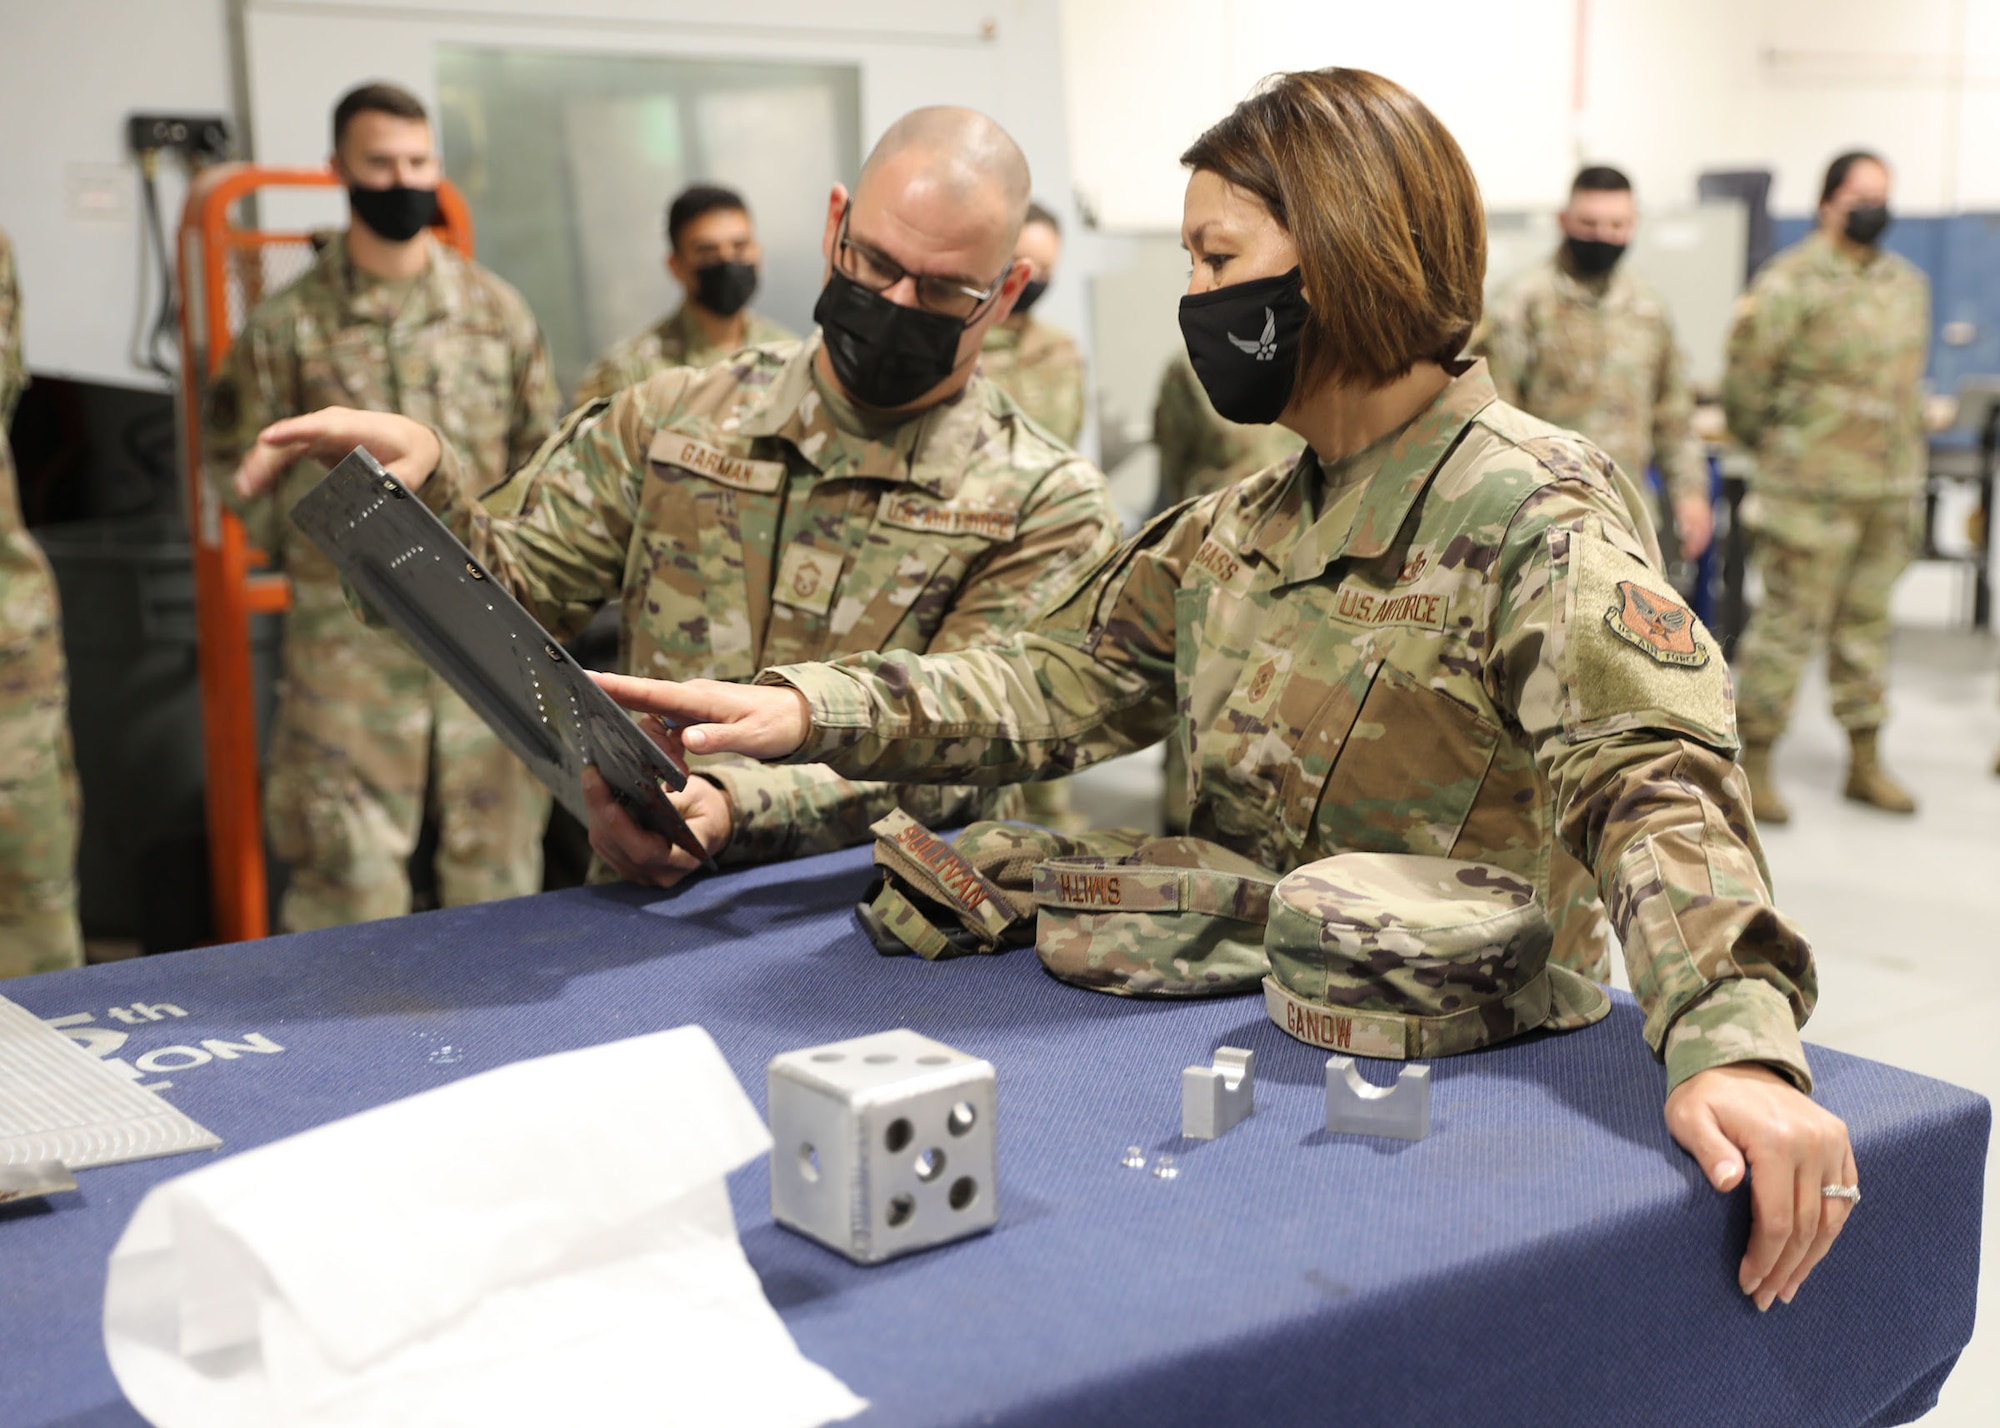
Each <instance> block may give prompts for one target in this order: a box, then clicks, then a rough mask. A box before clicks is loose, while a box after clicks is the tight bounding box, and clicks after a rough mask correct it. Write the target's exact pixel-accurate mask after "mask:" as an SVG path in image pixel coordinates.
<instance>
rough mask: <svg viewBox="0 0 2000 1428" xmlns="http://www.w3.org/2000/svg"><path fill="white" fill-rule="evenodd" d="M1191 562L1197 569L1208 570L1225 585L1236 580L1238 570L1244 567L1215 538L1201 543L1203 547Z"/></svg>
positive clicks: (1196, 552)
mask: <svg viewBox="0 0 2000 1428" xmlns="http://www.w3.org/2000/svg"><path fill="white" fill-rule="evenodd" d="M1189 563H1190V564H1192V565H1193V566H1194V568H1195V569H1196V570H1206V571H1207V572H1208V573H1209V574H1210V575H1213V576H1214V577H1215V578H1216V579H1217V580H1220V581H1222V582H1223V583H1224V584H1225V585H1226V584H1228V583H1229V582H1230V581H1232V580H1234V579H1235V578H1236V575H1237V572H1238V571H1240V570H1242V568H1243V563H1242V562H1241V561H1239V560H1238V559H1237V558H1236V557H1235V556H1233V555H1231V554H1230V553H1229V552H1228V551H1226V550H1224V549H1223V548H1222V547H1221V546H1220V545H1218V544H1217V543H1216V542H1215V541H1214V540H1204V541H1203V542H1202V543H1201V548H1200V549H1199V550H1197V551H1195V553H1194V559H1193V560H1192V561H1191V562H1189Z"/></svg>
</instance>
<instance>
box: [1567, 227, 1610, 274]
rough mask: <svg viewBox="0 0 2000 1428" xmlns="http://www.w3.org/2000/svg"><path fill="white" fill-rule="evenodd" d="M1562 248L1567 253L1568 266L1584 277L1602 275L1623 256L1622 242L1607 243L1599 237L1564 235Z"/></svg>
mask: <svg viewBox="0 0 2000 1428" xmlns="http://www.w3.org/2000/svg"><path fill="white" fill-rule="evenodd" d="M1563 250H1564V251H1565V252H1567V253H1568V254H1569V263H1570V266H1571V267H1572V268H1575V269H1576V270H1577V272H1578V273H1579V274H1581V275H1582V276H1583V277H1586V278H1601V277H1603V276H1604V275H1605V274H1606V273H1608V272H1610V271H1611V270H1612V269H1613V268H1615V267H1617V266H1618V260H1619V259H1620V258H1622V257H1624V256H1625V245H1624V244H1623V243H1607V242H1605V241H1604V240H1603V239H1601V238H1569V237H1565V238H1564V239H1563Z"/></svg>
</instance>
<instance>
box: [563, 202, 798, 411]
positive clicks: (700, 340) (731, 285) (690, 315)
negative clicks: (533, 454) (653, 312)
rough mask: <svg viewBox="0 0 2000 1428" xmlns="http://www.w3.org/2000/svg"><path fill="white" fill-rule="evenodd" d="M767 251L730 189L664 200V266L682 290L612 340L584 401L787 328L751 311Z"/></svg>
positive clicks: (579, 394)
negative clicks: (672, 303)
mask: <svg viewBox="0 0 2000 1428" xmlns="http://www.w3.org/2000/svg"><path fill="white" fill-rule="evenodd" d="M763 266H764V250H763V249H762V248H761V247H759V246H758V244H757V229H756V225H754V224H753V223H752V222H751V221H750V209H749V208H748V206H746V205H745V204H744V202H743V198H742V196H741V195H740V194H738V193H737V192H736V191H735V190H733V189H727V188H722V187H719V186H718V185H715V184H707V183H698V184H695V185H694V186H693V187H691V188H687V189H683V190H682V191H681V192H680V193H678V194H676V195H675V196H674V200H673V202H672V203H669V204H668V205H667V271H668V272H669V273H671V274H672V275H673V278H674V281H675V282H677V283H679V284H680V285H681V289H682V291H683V292H684V293H685V294H686V296H685V297H683V299H682V300H681V305H680V306H679V307H677V308H675V309H674V310H673V311H672V312H670V313H668V314H667V315H666V316H665V317H663V318H661V319H660V320H659V322H657V323H655V324H654V325H653V326H651V327H649V328H647V329H646V330H645V331H644V332H641V333H638V334H637V335H635V336H632V337H628V338H626V339H625V340H624V341H622V342H618V343H616V344H614V345H613V346H612V348H611V349H610V351H608V352H606V353H605V354H604V355H603V356H602V357H599V358H598V359H597V360H596V361H595V362H593V363H592V364H591V365H590V368H589V370H588V371H586V372H585V373H584V374H583V380H582V382H580V383H579V384H578V386H577V390H576V400H577V404H578V405H579V406H581V405H582V404H583V403H585V402H589V401H595V400H596V399H597V398H599V397H609V396H613V395H615V394H616V393H617V392H619V391H621V390H623V389H624V388H626V387H636V386H637V385H638V384H639V383H641V382H643V381H645V380H646V379H647V378H648V377H650V376H652V375H653V374H654V373H655V372H664V371H666V370H668V369H669V368H671V367H710V366H713V365H714V364H715V363H717V362H720V361H721V360H722V359H723V358H725V357H727V356H729V354H730V353H732V352H740V351H741V350H742V349H743V348H745V347H756V346H761V345H763V344H764V343H767V342H783V341H785V340H786V339H787V338H789V337H791V336H793V335H794V334H792V333H791V332H789V331H787V330H786V329H785V328H783V327H781V326H779V325H778V324H777V323H775V322H773V321H771V319H770V318H768V317H765V316H764V315H763V314H762V313H760V312H756V311H754V310H753V309H752V308H751V307H750V305H749V303H750V299H751V298H752V297H753V296H755V295H756V292H757V279H758V276H759V273H760V270H761V269H762V268H763Z"/></svg>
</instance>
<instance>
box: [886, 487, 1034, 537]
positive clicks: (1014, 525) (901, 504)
mask: <svg viewBox="0 0 2000 1428" xmlns="http://www.w3.org/2000/svg"><path fill="white" fill-rule="evenodd" d="M881 518H882V524H883V525H885V526H900V527H902V529H904V530H906V531H924V532H927V533H930V534H934V535H976V536H984V537H985V538H986V539H987V540H1012V539H1014V536H1015V534H1016V533H1017V532H1018V531H1019V530H1020V528H1021V517H1020V514H1019V513H1018V512H1015V511H1010V510H1007V509H1005V508H1004V507H1000V506H972V505H955V504H953V503H950V502H946V501H936V500H932V499H931V498H930V497H928V496H920V495H915V494H912V493H910V492H907V491H905V492H901V493H898V494H897V495H893V496H890V497H889V498H888V499H887V500H885V501H883V502H882V507H881Z"/></svg>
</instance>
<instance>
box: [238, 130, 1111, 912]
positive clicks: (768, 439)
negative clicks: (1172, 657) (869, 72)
mask: <svg viewBox="0 0 2000 1428" xmlns="http://www.w3.org/2000/svg"><path fill="white" fill-rule="evenodd" d="M1027 208H1028V165H1027V161H1026V160H1025V159H1024V158H1023V157H1022V154H1021V151H1020V149H1019V148H1018V147H1017V146H1016V145H1015V143H1014V141H1013V140H1012V139H1011V138H1009V137H1008V135H1007V134H1006V132H1005V131H1004V130H1002V129H1001V128H1000V126H999V125H997V124H995V123H994V122H993V121H992V120H990V119H988V118H986V117H985V116H984V115H981V114H977V113H974V112H973V111H971V110H966V109H955V108H931V109H919V110H916V111H915V112H913V113H911V114H908V115H905V116H904V117H903V118H902V119H900V120H898V121H897V122H896V123H895V124H894V125H892V126H891V127H890V129H889V130H888V132H887V133H886V134H884V135H883V136H882V139H881V140H880V142H878V143H877V144H876V146H875V148H874V150H873V151H872V152H871V153H870V154H869V156H868V160H867V162H866V163H865V164H863V166H862V170H861V176H860V178H859V179H858V180H857V181H856V183H855V186H854V190H853V192H852V193H849V191H848V190H847V189H846V188H845V187H844V186H841V185H836V186H835V187H834V189H833V192H832V194H831V196H830V197H829V199H828V203H827V215H826V231H825V236H824V238H823V240H822V251H823V253H824V255H825V258H826V263H827V268H826V286H825V290H824V291H823V293H822V294H821V296H820V299H819V304H818V306H817V308H816V309H815V311H814V314H813V315H814V317H815V318H816V319H817V320H818V322H819V324H820V328H821V330H820V332H818V333H816V334H814V335H813V336H812V337H809V338H807V339H806V340H805V341H803V342H787V343H774V344H769V345H765V346H761V347H751V348H748V349H746V350H744V351H742V352H739V353H737V354H736V355H735V356H734V357H732V358H730V359H729V360H728V361H726V362H724V363H722V364H721V365H719V366H714V367H710V368H708V369H706V370H699V371H697V370H690V369H679V370H674V371H668V372H663V373H660V374H659V375H657V376H654V377H652V378H650V379H649V380H647V381H646V382H644V383H642V384H640V385H638V386H635V387H631V388H628V389H626V390H624V391H622V392H620V393H618V394H617V395H616V396H615V397H611V398H609V399H604V400H599V401H594V402H590V403H588V404H586V405H585V406H583V407H581V408H579V409H578V410H577V411H575V412H573V413H571V414H570V416H569V418H568V420H567V421H566V422H565V423H564V425H563V427H562V429H561V430H560V431H559V432H558V434H557V437H556V439H555V440H554V441H552V442H550V443H549V444H548V445H547V446H545V447H544V448H543V450H542V451H541V452H540V453H539V454H538V455H537V456H536V457H535V459H534V460H533V461H532V462H530V463H529V464H528V465H527V466H526V467H524V468H522V469H521V470H520V471H518V472H517V473H515V475H514V476H513V477H512V479H511V480H510V481H509V482H508V483H507V484H506V486H504V487H503V488H502V489H501V490H500V491H499V492H497V493H495V494H494V496H493V497H492V498H491V501H490V506H488V505H482V504H481V503H480V501H479V500H478V496H477V486H476V482H475V480H474V479H473V477H472V475H471V473H470V471H469V470H468V468H467V466H466V464H465V463H464V460H463V458H462V456H461V454H460V453H459V452H458V451H456V450H455V449H454V448H453V446H452V444H451V443H450V442H449V441H447V440H445V439H444V438H443V437H442V436H440V434H439V433H438V432H437V431H436V430H435V429H433V428H430V427H425V426H421V425H419V424H417V423H416V422H413V421H409V420H407V419H405V418H400V417H395V416H389V415H384V414H379V413H373V412H355V411H349V410H347V409H345V408H337V407H336V408H329V409H328V410H326V411H322V412H318V413H315V414H313V415H312V416H309V417H303V418H300V419H297V420H294V421H286V422H279V423H277V424H276V425H274V426H272V427H270V428H268V429H267V430H266V431H265V432H264V433H263V436H262V438H261V439H260V441H259V444H258V446H257V448H256V449H255V450H254V451H253V452H252V453H251V454H250V455H249V456H248V457H247V458H246V459H245V460H244V462H243V465H242V468H241V469H240V471H239V472H238V474H237V482H238V484H239V487H240V488H242V489H243V490H245V491H246V492H247V491H254V490H256V489H260V488H261V487H262V486H263V485H265V484H266V483H268V482H269V481H270V480H271V478H272V476H273V475H275V473H276V472H278V471H279V470H282V469H283V468H284V466H285V465H286V464H287V463H289V462H290V461H292V460H295V459H297V457H298V456H300V455H301V454H306V453H312V454H317V455H319V456H321V457H323V458H330V459H338V457H339V456H341V455H343V454H345V453H346V452H347V451H348V450H350V449H351V448H352V447H354V446H355V445H356V444H357V443H358V444H363V445H366V446H367V447H368V449H369V450H370V451H371V452H373V453H374V454H375V456H376V457H377V458H378V459H380V460H381V461H383V462H384V463H385V464H386V465H387V466H388V467H389V468H390V470H391V471H393V472H394V473H395V474H396V475H397V476H398V477H400V478H401V479H402V480H403V481H404V482H405V483H407V484H408V485H409V486H411V487H412V488H415V489H417V490H418V492H419V494H420V495H421V497H422V498H423V500H424V501H425V502H426V503H427V504H429V505H430V506H431V508H432V509H433V510H435V511H437V513H438V514H439V515H440V516H441V517H442V518H443V519H444V521H445V522H446V524H447V525H449V526H450V527H451V528H452V529H453V530H454V531H456V532H457V533H458V535H459V536H460V538H461V539H463V540H464V541H465V542H466V544H467V545H468V546H470V547H471V548H472V551H473V553H474V554H475V555H476V556H477V557H478V558H479V560H480V561H481V562H482V563H483V564H484V565H485V566H486V567H487V569H488V570H490V571H491V572H493V573H494V575H495V576H497V577H498V578H499V579H500V580H501V581H502V582H504V583H505V584H506V585H507V587H508V588H509V589H511V590H512V591H513V592H514V594H515V595H517V596H518V597H519V598H520V599H521V600H522V602H523V603H524V604H526V605H527V607H528V608H529V609H530V610H532V611H533V612H534V613H535V615H536V616H537V618H539V619H540V620H541V621H542V623H543V624H544V625H546V626H547V627H548V628H549V629H550V630H552V631H554V632H555V633H556V634H557V635H558V636H560V637H564V638H567V637H568V636H569V635H571V634H573V633H574V632H575V631H577V630H579V629H581V628H582V627H583V625H584V624H585V623H586V622H587V621H588V620H589V619H590V617H591V615H592V613H593V612H594V611H596V610H597V609H598V608H599V607H600V606H602V605H604V604H606V603H608V602H610V601H612V600H616V601H618V602H619V608H620V612H621V620H620V625H619V647H620V658H619V667H620V668H621V669H623V670H625V671H626V672H628V673H631V674H640V675H652V676H656V677H660V678H670V679H681V680H685V679H696V678H707V679H729V680H746V681H747V680H750V679H752V678H754V677H755V676H756V674H757V671H758V670H760V669H762V668H764V667H765V666H766V665H772V664H785V663H791V662H797V661H802V660H819V659H832V658H837V657H838V656H840V655H844V654H849V653H856V652H862V651H869V650H882V651H888V650H905V649H906V650H916V651H944V650H956V649H963V648H965V647H967V646H970V645H976V644H982V643H988V642H991V641H994V640H996V639H1004V638H1006V637H1007V636H1008V635H1010V634H1011V633H1012V632H1013V631H1015V630H1017V629H1020V628H1022V627H1024V626H1025V625H1027V624H1029V623H1030V622H1031V621H1032V620H1033V619H1034V618H1035V616H1036V615H1037V613H1038V612H1039V611H1040V610H1041V609H1042V608H1043V607H1044V606H1045V605H1046V604H1048V603H1049V602H1050V601H1051V599H1052V597H1056V596H1059V595H1061V594H1064V593H1066V590H1067V587H1068V585H1069V584H1070V582H1071V579H1072V577H1073V576H1075V575H1078V574H1080V573H1081V572H1082V571H1084V570H1086V569H1089V568H1090V566H1091V565H1092V564H1093V563H1095V562H1096V561H1098V560H1099V559H1101V558H1102V557H1103V556H1104V554H1105V553H1106V552H1108V551H1109V550H1110V549H1111V548H1112V547H1113V546H1114V545H1115V543H1116V538H1117V520H1116V517H1115V516H1114V514H1113V512H1112V508H1111V503H1110V499H1109V497H1108V496H1107V495H1106V493H1105V487H1104V478H1103V476H1102V475H1101V474H1100V473H1099V472H1098V471H1097V470H1096V468H1095V467H1093V466H1092V465H1091V464H1090V463H1089V462H1087V461H1085V460H1084V459H1083V458H1081V457H1079V456H1077V455H1076V454H1075V453H1074V452H1072V451H1070V450H1069V449H1068V448H1066V447H1064V446H1062V445H1060V444H1059V443H1057V442H1056V441H1054V440H1053V439H1051V438H1050V437H1049V436H1047V435H1046V434H1045V433H1043V432H1042V431H1041V430H1040V429H1039V428H1037V427H1036V426H1035V425H1034V424H1033V423H1032V422H1030V421H1028V420H1026V419H1025V418H1024V417H1023V416H1022V414H1021V412H1020V409H1019V408H1018V407H1016V406H1015V404H1014V403H1013V401H1012V400H1011V399H1009V398H1008V397H1006V396H1005V395H1004V394H1003V393H1001V392H1000V391H999V389H997V388H996V387H994V386H993V385H992V384H991V383H990V382H988V381H987V380H986V379H985V378H984V377H983V376H981V375H980V374H979V372H978V370H977V369H978V365H979V354H980V347H981V343H982V342H983V340H984V338H985V335H986V332H987V330H988V329H989V328H990V327H992V325H993V324H994V323H996V322H998V321H1000V320H1001V319H1003V318H1005V317H1006V316H1007V314H1008V313H1009V312H1010V311H1011V310H1012V308H1013V305H1014V301H1015V299H1016V298H1017V297H1018V296H1019V295H1020V292H1021V290H1022V288H1023V287H1024V286H1025V285H1026V284H1027V282H1028V279H1029V277H1030V265H1029V264H1027V263H1026V262H1022V261H1019V260H1017V259H1015V258H1014V257H1013V256H1012V255H1013V253H1014V243H1015V237H1016V235H1017V234H1018V232H1019V230H1020V227H1021V222H1022V219H1023V217H1024V215H1025V214H1026V212H1027ZM502 511H505V512H509V513H510V514H507V515H504V516H503V515H501V514H498V513H499V512H502ZM695 771H696V772H697V773H699V774H701V775H702V777H700V778H696V779H692V780H690V781H689V784H688V788H687V791H686V792H685V793H684V794H681V795H678V796H677V797H676V802H677V803H678V804H679V805H680V808H681V811H682V813H683V814H684V815H685V816H686V817H687V819H688V822H689V824H690V825H691V826H692V827H693V829H694V830H695V832H696V834H697V835H698V836H699V837H700V838H701V839H702V842H703V844H704V846H705V847H707V848H708V849H709V850H710V851H711V852H712V853H714V854H715V855H716V856H717V857H718V858H719V859H720V860H721V861H722V862H724V863H731V864H734V863H748V862H767V861H772V860H775V859H779V858H789V857H796V856H800V855H803V854H808V853H818V852H825V851H828V850H831V849H834V848H841V847H848V846H852V845H855V844H859V843H864V842H866V841H868V838H869V833H868V825H869V824H870V823H872V822H874V821H875V820H877V819H879V818H881V817H882V816H883V815H884V814H886V813H888V812H889V811H890V810H891V809H892V808H896V807H901V808H903V809H904V810H905V811H907V812H909V813H910V814H911V815H912V816H914V817H916V818H918V819H919V820H920V821H922V822H925V823H928V824H930V825H931V826H933V827H940V826H946V825H949V824H951V823H953V822H958V821H964V820H965V819H967V818H970V817H973V816H977V815H978V812H980V811H985V810H987V809H988V808H990V806H991V802H992V800H991V799H990V798H989V797H987V796H984V795H982V794H980V793H979V792H977V791H975V790H971V789H932V788H918V787H908V788H898V787H895V786H891V785H886V784H867V783H857V782H854V781H851V780H848V779H844V778H841V777H839V776H837V775H835V774H834V773H832V772H831V771H830V770H828V769H825V768H823V767H818V766H814V765H801V766H792V767H765V766H763V765H760V764H755V763H749V762H741V761H734V760H730V759H719V760H714V761H706V762H704V761H697V762H696V768H695ZM586 782H587V792H588V793H589V794H590V797H591V800H592V810H593V811H592V818H591V843H592V846H593V847H595V848H596V849H597V851H598V853H599V854H600V855H601V856H602V858H603V860H604V862H605V863H606V864H607V865H608V866H609V868H610V869H611V870H613V871H614V872H616V873H617V874H619V875H621V876H623V877H626V878H629V879H631V880H633V881H635V882H643V883H651V884H655V885H657V886H662V887H665V886H671V885H672V884H673V883H675V882H677V881H679V880H680V879H681V878H682V877H683V876H685V875H686V874H687V873H688V872H689V871H690V870H691V869H692V868H693V866H694V861H693V859H692V858H691V857H690V856H689V855H688V854H687V853H686V852H684V851H682V850H681V849H679V848H677V847H675V846H674V845H673V844H671V843H669V842H668V841H667V840H666V839H664V838H661V837H658V836H657V835H655V834H652V833H649V832H647V831H645V830H643V829H641V828H639V827H638V826H637V825H636V824H634V823H633V822H632V821H631V820H630V819H629V818H628V817H626V815H625V814H624V812H623V811H622V810H621V809H619V808H618V807H617V805H616V804H615V803H614V802H613V801H612V800H611V798H610V797H609V795H608V793H606V791H605V789H604V786H603V785H602V783H601V782H599V781H597V780H596V778H595V776H594V775H590V776H588V777H587V780H586Z"/></svg>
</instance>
